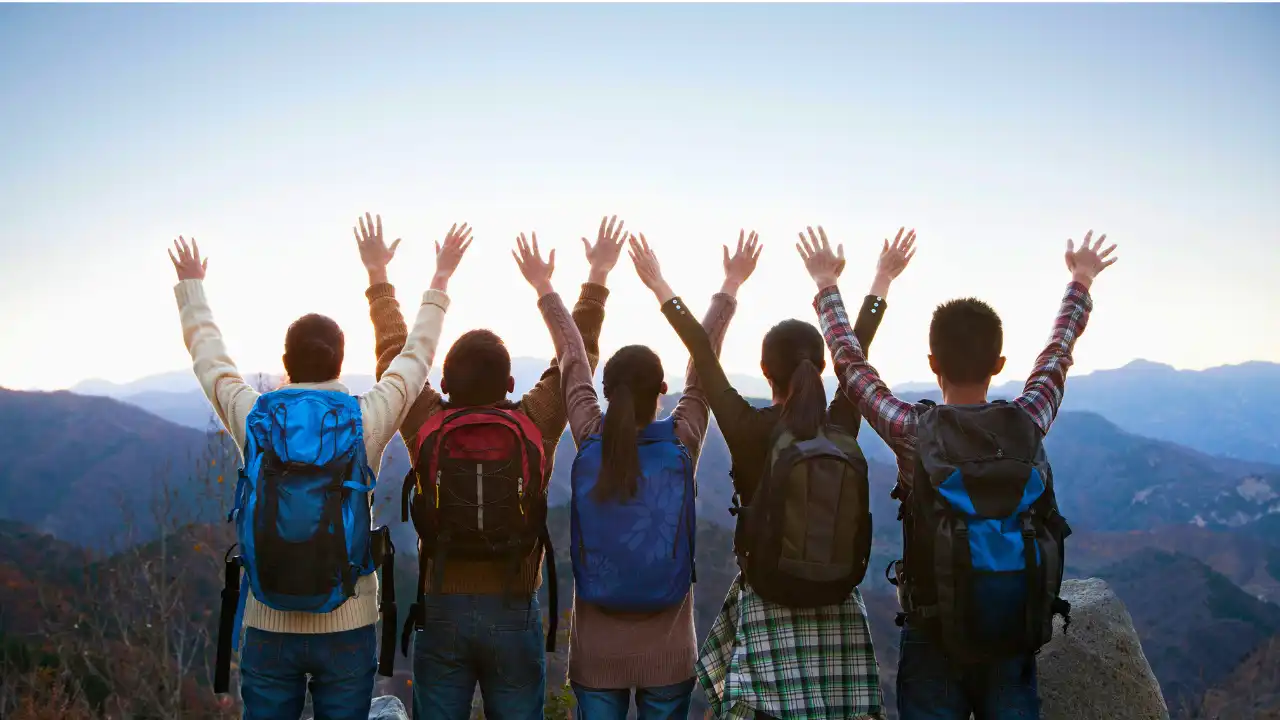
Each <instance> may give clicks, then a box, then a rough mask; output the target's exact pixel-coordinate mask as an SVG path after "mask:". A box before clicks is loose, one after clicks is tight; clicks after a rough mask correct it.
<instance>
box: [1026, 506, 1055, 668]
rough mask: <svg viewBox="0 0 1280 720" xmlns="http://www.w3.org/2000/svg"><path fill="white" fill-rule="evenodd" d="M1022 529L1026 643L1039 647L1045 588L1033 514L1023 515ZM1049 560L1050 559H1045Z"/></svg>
mask: <svg viewBox="0 0 1280 720" xmlns="http://www.w3.org/2000/svg"><path fill="white" fill-rule="evenodd" d="M1019 521H1020V524H1021V529H1022V562H1023V565H1024V567H1025V568H1026V570H1025V571H1024V572H1023V575H1024V576H1025V577H1026V579H1027V609H1026V637H1025V638H1024V640H1025V642H1026V643H1028V644H1029V645H1031V646H1032V647H1037V646H1038V645H1039V641H1038V639H1039V637H1040V627H1039V625H1040V617H1041V608H1040V606H1041V604H1042V603H1043V596H1044V586H1043V584H1042V582H1041V574H1040V573H1041V570H1042V568H1041V566H1040V564H1039V563H1037V562H1036V556H1037V554H1038V553H1037V547H1038V543H1037V541H1036V529H1035V526H1034V525H1032V524H1031V514H1030V513H1023V514H1022V516H1021V517H1020V519H1019ZM1045 560H1048V558H1045Z"/></svg>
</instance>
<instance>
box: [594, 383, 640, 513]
mask: <svg viewBox="0 0 1280 720" xmlns="http://www.w3.org/2000/svg"><path fill="white" fill-rule="evenodd" d="M636 433H637V431H636V405H635V398H634V397H632V394H631V388H630V387H628V386H627V385H625V384H623V385H619V386H617V387H615V388H611V392H610V393H609V410H608V412H606V413H605V414H604V429H603V430H602V431H601V433H600V443H601V446H602V447H601V450H602V453H601V459H600V476H599V478H598V479H597V481H596V487H595V490H594V491H593V494H594V497H595V500H596V502H612V501H617V502H622V501H626V500H630V499H631V498H633V497H635V495H636V480H637V478H639V476H640V449H639V447H638V446H637V441H636Z"/></svg>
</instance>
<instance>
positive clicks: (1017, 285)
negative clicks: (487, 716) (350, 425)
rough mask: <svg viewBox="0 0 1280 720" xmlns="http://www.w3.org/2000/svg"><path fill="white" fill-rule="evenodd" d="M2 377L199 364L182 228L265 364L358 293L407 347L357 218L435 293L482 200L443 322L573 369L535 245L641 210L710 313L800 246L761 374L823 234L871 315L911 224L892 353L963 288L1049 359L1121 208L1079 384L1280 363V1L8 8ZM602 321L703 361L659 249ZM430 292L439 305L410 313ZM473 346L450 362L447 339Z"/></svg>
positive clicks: (741, 363)
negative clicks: (738, 244)
mask: <svg viewBox="0 0 1280 720" xmlns="http://www.w3.org/2000/svg"><path fill="white" fill-rule="evenodd" d="M0 98H3V105H0V108H2V109H0V253H2V254H0V385H4V386H7V387H11V388H40V389H54V388H63V387H68V386H71V385H73V384H75V383H76V382H78V381H81V380H83V379H86V378H104V379H108V380H113V381H117V382H122V381H128V380H131V379H135V378H139V377H142V376H146V375H150V374H153V373H159V372H165V371H171V370H178V369H181V368H183V367H187V366H189V357H188V356H187V354H186V350H185V348H184V347H183V344H182V333H181V328H180V325H179V322H178V314H177V308H176V304H175V301H174V296H173V291H172V286H173V284H174V281H175V276H174V271H173V267H172V265H171V264H170V262H169V259H168V257H167V256H166V254H165V250H166V248H167V247H168V246H169V243H170V241H171V240H172V239H173V238H174V237H176V236H177V235H179V234H183V235H186V236H187V237H191V236H194V237H196V238H198V239H199V241H200V245H201V248H202V250H203V251H204V253H205V255H207V257H208V258H209V275H208V279H207V280H206V288H207V293H208V296H209V299H210V302H211V305H212V308H213V311H214V316H215V318H216V319H217V321H218V323H219V324H220V326H221V328H222V331H223V334H224V336H225V338H226V341H227V345H228V348H229V350H230V352H231V356H232V357H233V358H234V359H235V360H236V362H237V363H238V365H239V366H240V367H241V368H242V369H244V370H245V371H246V372H247V371H279V369H280V354H281V352H282V348H283V338H284V331H285V329H286V327H287V326H288V324H289V322H291V321H292V320H293V319H295V318H296V317H298V316H299V315H302V314H304V313H307V312H320V313H324V314H328V315H330V316H332V317H334V318H335V319H336V320H337V321H338V322H339V323H340V324H341V325H342V327H343V328H344V330H345V332H346V336H347V353H346V355H347V362H346V367H345V368H344V369H345V371H347V372H349V373H360V372H370V371H371V370H372V367H373V361H374V357H373V345H372V343H373V336H372V329H371V326H370V324H369V320H368V311H367V304H366V301H365V299H364V295H363V291H364V289H365V287H366V282H367V281H366V279H365V274H364V270H363V268H362V266H361V265H360V261H359V257H358V254H357V252H356V248H355V243H354V240H353V238H352V234H351V226H352V225H353V224H354V222H355V220H356V218H357V216H358V215H359V214H361V213H363V212H365V211H369V212H375V213H380V214H381V215H382V218H383V222H384V227H385V229H386V231H387V233H388V235H389V236H390V237H401V238H403V243H402V244H401V248H400V251H399V252H398V254H397V256H396V259H395V261H394V262H393V264H392V266H391V268H390V275H391V280H392V282H394V283H395V284H396V286H397V289H398V292H399V296H400V298H401V299H402V301H407V305H408V307H409V308H412V307H413V306H414V305H415V304H416V303H415V302H414V301H415V300H416V298H417V297H418V296H419V294H420V292H421V291H422V290H423V289H425V287H426V285H427V283H428V282H429V278H430V276H431V273H432V268H433V257H432V242H433V241H435V240H438V239H441V238H443V236H444V234H445V232H446V231H447V229H448V228H449V226H450V224H452V223H454V222H463V221H466V222H470V223H471V224H472V225H473V226H474V227H475V238H476V239H475V244H474V245H473V247H472V249H471V251H470V252H469V253H468V256H467V257H466V259H465V260H464V263H463V266H462V268H461V269H460V270H459V271H458V274H457V275H456V276H455V278H454V280H453V283H452V284H451V286H450V296H451V297H452V300H453V304H452V307H451V309H450V311H449V313H448V317H447V318H446V321H445V332H444V336H443V338H442V340H443V343H445V345H442V347H446V346H447V343H449V342H451V341H452V340H453V339H454V338H456V337H457V335H458V334H460V333H461V332H464V331H465V330H468V329H471V328H474V327H488V328H491V329H493V330H494V331H496V332H498V333H499V334H500V335H501V336H502V337H503V338H504V339H505V340H506V341H507V343H508V345H509V346H510V347H511V349H512V353H513V354H514V355H525V356H533V357H550V356H551V354H552V352H553V351H552V347H551V342H550V339H549V336H548V334H547V332H546V329H545V326H544V325H543V323H542V321H541V318H540V316H539V313H538V311H537V308H536V304H535V301H536V297H535V293H534V292H533V290H532V289H530V288H529V287H528V286H527V285H526V284H525V283H524V282H523V280H522V279H521V277H520V275H519V273H518V271H517V269H516V267H515V264H514V262H513V261H512V259H511V256H510V252H509V251H510V249H511V248H512V247H513V241H514V238H515V236H516V234H517V233H519V232H522V231H524V232H528V231H537V233H538V237H539V240H540V243H541V244H542V246H543V247H544V248H550V247H554V248H556V249H557V250H558V252H557V260H558V261H559V262H558V263H557V268H556V273H555V277H554V280H555V282H556V286H557V287H558V288H559V289H560V290H561V292H562V294H564V295H565V296H566V302H572V296H574V295H576V292H577V288H578V286H579V284H580V283H581V282H582V281H583V280H584V279H585V277H586V269H587V264H586V261H585V259H584V258H583V256H582V245H581V241H580V239H579V238H581V237H583V236H594V233H595V229H596V228H597V226H598V224H599V220H600V217H601V215H604V214H617V215H619V216H620V217H622V218H624V219H625V221H626V223H627V227H628V228H629V229H635V230H639V231H643V232H644V233H645V234H646V236H647V237H648V238H649V240H650V242H651V244H652V245H653V247H654V249H655V251H656V252H657V253H658V257H659V258H660V260H661V262H662V267H663V269H664V272H665V274H666V277H667V279H668V281H669V282H670V284H671V286H672V287H673V288H674V289H675V290H676V292H677V293H679V294H680V295H681V296H682V297H684V298H685V299H686V301H687V302H688V303H689V304H690V305H691V306H692V307H693V308H695V309H699V310H700V309H701V308H705V307H706V306H707V303H708V302H709V298H710V295H711V294H712V293H713V292H715V290H716V289H717V288H718V287H719V285H720V281H721V279H722V269H721V266H720V252H721V251H720V245H721V244H722V243H726V242H727V243H732V242H734V241H736V238H737V235H738V230H739V229H740V228H747V229H755V230H757V231H759V233H760V235H761V237H762V240H763V243H764V251H763V254H762V256H761V262H760V267H759V269H758V270H757V271H756V274H755V276H753V277H752V278H751V280H750V281H749V282H748V283H747V284H746V285H745V286H744V287H743V288H742V291H741V293H740V295H739V298H740V302H739V306H738V312H737V315H736V317H735V318H734V320H733V324H732V326H731V328H730V330H729V334H728V337H727V339H726V342H725V346H724V351H723V358H724V365H725V367H726V369H728V370H729V371H730V372H743V373H753V372H758V366H759V347H760V346H759V343H760V338H761V336H762V335H763V333H764V331H765V330H766V329H767V328H768V327H769V326H771V325H772V324H774V323H776V322H778V321H780V320H783V319H786V318H789V317H798V318H801V319H805V320H814V319H815V316H814V313H813V310H812V308H811V305H810V303H811V301H812V298H813V293H814V289H815V288H814V286H813V284H812V283H811V281H810V280H809V278H808V276H807V275H806V274H805V272H804V269H803V266H802V264H801V262H800V260H799V258H798V257H797V255H796V251H795V248H794V243H795V240H796V232H797V231H798V230H800V229H802V228H804V227H805V226H806V225H819V224H821V225H823V226H824V227H825V228H826V230H827V233H828V235H829V236H830V237H831V238H832V240H833V241H837V242H841V243H843V245H844V248H845V254H846V256H847V257H848V266H847V269H846V271H845V273H844V276H843V277H842V279H841V286H842V288H843V289H844V292H845V296H846V298H849V304H850V305H851V306H852V307H856V306H857V304H858V302H859V301H860V299H861V296H862V295H863V294H864V293H865V290H866V288H867V287H868V286H869V284H870V281H871V278H872V275H873V271H874V265H875V259H876V256H877V253H878V250H879V247H880V243H881V240H882V239H883V238H885V237H887V236H890V235H892V234H893V233H894V232H895V231H896V230H897V228H898V227H900V226H903V225H905V226H908V227H914V228H916V230H917V234H918V236H919V242H918V245H919V252H918V254H917V256H916V258H915V260H914V261H913V262H912V264H911V267H909V268H908V269H907V271H906V272H905V273H904V275H903V276H902V277H901V278H900V279H899V280H898V281H897V282H896V283H895V284H894V286H893V288H892V289H891V291H890V293H889V295H888V303H889V307H888V311H887V316H886V318H885V321H884V324H883V325H882V326H881V329H880V332H879V335H878V336H877V339H876V341H875V345H874V347H873V349H872V352H871V356H872V360H873V361H874V363H875V364H876V365H877V366H878V367H880V368H881V370H882V373H883V375H884V376H885V378H886V379H887V380H889V381H890V382H904V381H920V380H928V379H929V378H930V374H929V368H928V363H927V352H928V346H927V329H928V323H929V317H930V313H931V312H932V310H933V308H934V307H935V306H936V305H937V304H938V303H940V302H942V301H945V300H947V299H950V298H953V297H957V296H969V295H972V296H978V297H981V298H983V299H985V300H987V301H988V302H990V303H991V304H992V305H993V306H994V307H995V308H996V309H997V311H999V313H1000V314H1001V316H1002V318H1003V320H1004V323H1005V337H1006V343H1005V354H1006V355H1007V356H1008V357H1009V362H1008V364H1007V366H1006V367H1007V369H1006V371H1005V372H1004V373H1003V374H1002V375H1001V376H1000V377H999V378H998V379H997V382H1003V381H1007V380H1011V379H1015V378H1017V377H1019V376H1022V375H1024V374H1025V373H1026V372H1027V371H1028V370H1029V369H1030V367H1031V363H1032V361H1033V359H1034V357H1035V355H1036V353H1037V352H1038V351H1039V349H1040V347H1041V346H1042V344H1043V343H1044V341H1045V339H1046V338H1047V337H1048V333H1049V330H1050V326H1051V323H1052V320H1053V316H1054V313H1055V311H1056V309H1057V305H1058V301H1059V299H1060V297H1061V294H1062V292H1063V289H1064V286H1065V284H1066V282H1067V281H1068V279H1069V276H1068V273H1067V271H1066V269H1065V267H1064V263H1063V258H1062V254H1063V250H1064V248H1065V243H1066V240H1067V238H1076V239H1077V240H1079V238H1080V237H1082V236H1083V234H1084V233H1085V231H1087V230H1089V229H1093V230H1095V232H1106V233H1107V234H1108V236H1109V238H1110V239H1111V240H1113V241H1114V242H1116V243H1118V244H1119V246H1120V248H1119V251H1118V255H1119V257H1120V262H1119V263H1117V264H1116V265H1115V266H1114V267H1112V268H1110V269H1109V270H1107V271H1106V272H1105V273H1104V274H1103V275H1102V277H1101V278H1099V280H1098V281H1097V283H1096V284H1095V286H1094V302H1095V308H1094V313H1093V316H1092V318H1091V320H1090V323H1089V326H1088V329H1087V331H1086V333H1085V335H1084V337H1083V338H1082V339H1081V340H1080V342H1079V343H1078V344H1077V346H1076V372H1089V371H1091V370H1096V369H1102V368H1112V367H1118V366H1121V365H1124V364H1126V363H1127V362H1129V361H1131V360H1133V359H1135V358H1145V359H1149V360H1156V361H1160V362H1165V363H1169V364H1172V365H1174V366H1176V367H1180V368H1192V369H1198V368H1205V367H1210V366H1215V365H1222V364H1231V363H1239V362H1244V361H1248V360H1269V361H1280V333H1277V332H1276V327H1277V325H1276V320H1275V318H1276V317H1277V316H1280V292H1278V291H1277V286H1276V282H1277V280H1276V271H1277V269H1280V262H1277V261H1278V260H1280V7H1276V6H1265V5H1255V6H1225V5H1224V6H1201V5H1177V6H1170V5H1114V6H1107V5H1087V6H1086V5H1043V6H1034V5H985V6H960V5H954V6H952V5H862V6H855V5H728V4H720V5H666V4H664V5H556V6H551V5H491V4H485V5H420V6H408V5H377V6H361V5H342V6H337V5H306V6H303V5H269V6H268V5H263V6H248V5H222V6H217V5H163V6H162V5H134V6H111V5H95V6H48V5H45V6H35V5H26V6H23V5H5V6H0ZM609 284H610V287H611V289H612V295H611V296H610V298H609V302H608V314H607V318H606V321H605V327H604V333H603V337H602V345H603V349H604V350H605V352H606V353H607V352H609V351H611V350H612V349H616V348H617V347H620V346H622V345H625V344H631V343H644V344H648V345H650V346H652V347H654V348H655V349H657V350H658V352H659V353H660V354H661V355H662V357H663V358H664V361H665V364H666V365H667V367H668V370H669V372H671V373H672V374H678V373H679V372H680V371H679V370H678V369H677V368H679V366H680V365H682V364H683V362H684V361H685V359H686V358H687V353H685V352H683V349H682V347H681V346H680V343H679V340H678V339H677V338H676V336H675V333H674V332H673V331H672V330H671V329H670V327H669V326H668V325H667V323H666V321H665V320H664V319H663V317H662V315H661V314H660V312H659V311H658V306H657V302H656V300H655V299H654V298H653V296H652V294H650V293H649V292H648V291H646V290H645V289H644V288H643V286H642V285H641V284H640V283H639V281H638V279H637V278H636V277H635V273H634V271H633V270H632V269H631V267H630V263H629V262H628V261H627V260H626V259H625V258H624V259H623V261H622V262H621V263H619V265H618V267H617V269H615V271H614V272H613V274H612V275H611V276H610V279H609ZM410 311H411V310H410ZM438 359H440V360H442V359H443V353H441V354H440V355H439V356H438Z"/></svg>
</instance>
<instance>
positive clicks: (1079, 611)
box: [1038, 578, 1169, 720]
mask: <svg viewBox="0 0 1280 720" xmlns="http://www.w3.org/2000/svg"><path fill="white" fill-rule="evenodd" d="M1062 597H1063V598H1064V599H1065V600H1066V601H1067V602H1069V603H1071V627H1070V628H1068V629H1067V631H1066V632H1065V633H1064V632H1063V629H1062V621H1061V620H1060V619H1056V618H1055V619H1054V637H1053V640H1052V641H1051V642H1050V643H1049V644H1048V645H1046V646H1045V647H1044V648H1043V649H1042V650H1041V651H1040V658H1039V661H1038V667H1039V671H1040V700H1041V703H1042V709H1041V717H1042V718H1044V720H1168V718H1169V709H1168V708H1167V707H1166V706H1165V701H1164V696H1163V695H1161V693H1160V683H1159V682H1157V681H1156V676H1155V674H1154V673H1153V672H1151V665H1150V664H1148V662H1147V658H1146V655H1144V654H1143V652H1142V643H1141V642H1139V640H1138V633H1137V632H1136V631H1135V630H1134V629H1133V620H1132V619H1131V618H1130V617H1129V612H1128V611H1127V610H1126V609H1125V607H1124V603H1122V602H1120V599H1119V598H1117V597H1116V595H1115V593H1114V592H1112V591H1111V588H1109V587H1107V584H1106V582H1104V581H1102V580H1099V579H1096V578H1090V579H1088V580H1067V581H1065V582H1064V583H1063V584H1062Z"/></svg>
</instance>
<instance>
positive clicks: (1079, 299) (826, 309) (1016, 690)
mask: <svg viewBox="0 0 1280 720" xmlns="http://www.w3.org/2000/svg"><path fill="white" fill-rule="evenodd" d="M914 232H915V231H912V232H911V233H910V234H908V236H907V241H911V240H913V239H914ZM1092 235H1093V233H1092V232H1090V233H1089V234H1087V235H1085V239H1084V243H1083V245H1082V246H1081V247H1080V249H1079V250H1077V249H1076V248H1075V246H1074V243H1073V242H1072V241H1070V240H1068V241H1067V252H1066V263H1067V269H1068V270H1069V271H1070V272H1071V282H1070V284H1068V285H1067V289H1066V293H1065V295H1064V296H1063V298H1062V303H1061V306H1060V308H1059V310H1058V315H1057V318H1056V319H1055V321H1054V325H1053V332H1052V334H1051V336H1050V338H1049V342H1048V344H1047V345H1046V347H1045V349H1044V351H1042V352H1041V353H1040V356H1039V357H1038V358H1037V359H1036V363H1035V367H1034V369H1033V370H1032V372H1031V375H1030V377H1029V378H1028V379H1027V383H1026V386H1025V387H1024V389H1023V393H1022V395H1021V396H1019V397H1018V398H1017V399H1015V400H1014V401H1013V404H1014V405H1016V406H1018V407H1020V408H1022V409H1023V410H1024V411H1026V412H1027V414H1028V415H1030V416H1031V419H1032V420H1033V421H1034V423H1035V424H1036V426H1037V427H1038V428H1039V429H1040V431H1041V432H1042V433H1046V432H1048V430H1049V426H1050V425H1051V424H1052V423H1053V420H1054V417H1055V416H1056V414H1057V411H1058V407H1059V406H1060V405H1061V403H1062V395H1063V391H1064V388H1065V384H1066V377H1067V370H1068V369H1069V368H1070V367H1071V364H1072V357H1071V352H1072V348H1073V346H1074V345H1075V341H1076V339H1077V338H1079V337H1080V335H1081V334H1082V333H1083V332H1084V328H1085V324H1086V323H1087V321H1088V319H1089V312H1090V310H1091V309H1092V300H1091V298H1090V296H1089V288H1090V287H1091V286H1092V284H1093V280H1094V278H1096V277H1097V275H1098V273H1100V272H1102V270H1104V269H1105V268H1107V267H1109V266H1110V265H1111V264H1112V263H1114V262H1115V261H1116V259H1117V258H1115V257H1110V256H1111V253H1112V252H1113V251H1114V250H1115V245H1111V246H1110V247H1108V248H1106V249H1105V250H1103V249H1102V243H1103V241H1104V240H1105V239H1106V236H1105V235H1103V236H1101V237H1100V238H1098V240H1097V241H1096V242H1092ZM898 238H899V239H901V238H902V231H899V233H898ZM898 242H899V240H895V241H894V244H895V245H897V244H898ZM798 249H799V250H800V254H801V257H802V258H803V259H804V262H805V267H806V268H807V269H808V271H809V274H810V275H811V276H812V277H813V280H814V282H815V283H816V284H817V286H818V295H817V297H816V298H815V300H814V308H815V309H816V310H817V312H818V317H819V321H820V324H821V326H822V332H823V335H824V336H825V338H826V341H827V346H828V348H829V349H830V350H831V355H832V358H833V359H834V362H835V369H836V376H837V377H838V378H839V380H840V385H841V391H842V392H843V393H845V394H846V395H848V397H849V398H850V399H852V400H854V401H856V402H857V404H858V409H859V410H860V411H861V413H862V414H863V416H865V417H866V418H867V420H868V421H869V422H870V423H871V426H872V427H873V428H875V430H876V433H878V434H879V435H880V437H881V438H883V439H884V441H885V442H886V443H887V444H888V445H889V447H890V448H892V449H893V452H894V454H895V455H896V456H897V458H898V482H899V484H900V485H901V486H902V487H903V488H904V489H909V488H910V487H911V483H912V481H913V479H914V478H913V477H912V474H913V472H914V469H915V467H916V420H917V409H916V406H915V405H914V404H912V403H908V402H905V401H903V400H899V399H898V398H896V397H894V395H893V393H892V392H890V390H889V388H888V386H886V385H885V383H884V382H883V381H882V380H881V379H880V376H879V374H878V373H877V372H876V370H875V368H873V367H871V365H870V364H869V363H868V362H867V359H866V356H865V354H864V353H863V350H862V347H861V345H860V343H859V341H858V339H857V337H856V335H855V334H854V333H853V331H852V329H851V328H850V327H849V319H848V316H847V314H846V313H845V309H844V303H843V300H842V299H841V297H840V291H839V289H838V288H837V287H836V279H837V277H838V275H839V269H840V268H842V267H843V265H844V259H843V256H844V253H843V248H841V247H839V246H837V250H836V252H832V250H831V246H830V243H829V242H828V240H827V237H826V233H825V232H823V231H822V228H818V232H817V234H815V233H814V232H813V230H812V229H810V230H809V238H807V239H806V238H804V236H803V235H802V236H801V246H799V247H798ZM1002 342H1003V334H1002V330H1001V327H1000V320H999V317H998V316H997V315H996V314H995V312H994V311H993V310H992V309H991V308H990V307H989V306H987V305H986V304H985V303H982V302H980V301H978V300H973V299H964V300H955V301H952V302H950V303H946V304H944V305H942V306H941V307H939V308H938V310H937V311H936V312H935V314H934V318H933V322H932V324H931V326H930V330H929V349H930V355H929V364H930V367H931V368H932V370H933V371H934V373H935V374H936V375H937V377H938V384H939V385H940V386H941V388H942V401H943V403H944V404H950V405H980V404H985V403H986V402H987V391H988V388H989V387H990V384H991V379H992V378H993V377H995V376H996V375H997V374H999V373H1000V371H1001V370H1002V369H1003V368H1004V361H1005V359H1004V357H1002V356H1001V355H1000V349H1001V344H1002ZM908 572H909V570H908ZM901 648H902V652H901V655H900V657H899V664H898V714H899V717H900V718H902V720H926V719H927V720H933V719H935V718H939V719H941V718H947V719H955V720H960V719H961V718H968V717H969V716H970V714H973V715H974V716H976V717H977V718H978V719H979V720H987V719H992V720H996V719H1001V718H1005V717H1039V712H1040V702H1039V698H1038V696H1037V690H1036V673H1035V656H1034V655H1029V656H1026V657H1015V658H1012V659H1010V660H1002V661H992V662H988V663H983V664H979V665H978V666H976V667H972V668H966V669H965V670H964V671H963V672H958V671H957V670H956V669H955V668H953V667H951V666H949V664H948V662H947V658H946V657H945V655H944V654H943V652H942V650H941V648H940V647H939V646H938V645H937V644H935V643H934V642H933V640H931V638H930V637H929V636H928V635H926V634H924V633H922V632H920V631H919V629H917V628H913V627H912V626H911V622H910V621H909V620H908V622H906V623H905V624H904V627H903V631H902V646H901Z"/></svg>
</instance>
